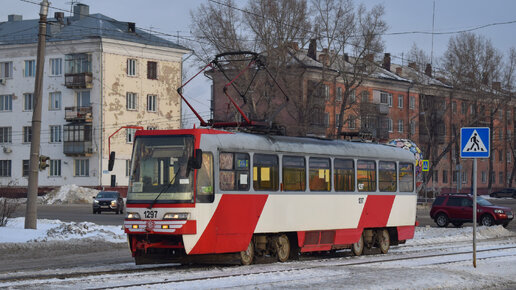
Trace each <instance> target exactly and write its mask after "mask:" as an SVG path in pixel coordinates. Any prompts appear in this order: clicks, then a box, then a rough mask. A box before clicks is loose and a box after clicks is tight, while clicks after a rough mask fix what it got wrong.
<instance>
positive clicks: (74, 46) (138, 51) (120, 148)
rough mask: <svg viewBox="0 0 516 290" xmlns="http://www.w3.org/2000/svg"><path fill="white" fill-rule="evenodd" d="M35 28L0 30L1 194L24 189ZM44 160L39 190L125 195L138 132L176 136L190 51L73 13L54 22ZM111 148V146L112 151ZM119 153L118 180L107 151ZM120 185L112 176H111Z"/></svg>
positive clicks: (15, 24)
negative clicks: (70, 187)
mask: <svg viewBox="0 0 516 290" xmlns="http://www.w3.org/2000/svg"><path fill="white" fill-rule="evenodd" d="M38 21H39V20H38V19H34V20H23V19H22V17H21V16H19V15H9V18H8V20H7V21H6V22H0V148H1V149H0V188H2V189H1V190H0V191H3V192H8V191H9V192H12V191H18V192H24V191H26V186H27V181H28V180H27V176H28V164H29V162H28V160H29V153H30V142H31V135H32V131H31V120H32V109H33V105H34V100H33V98H34V95H33V91H34V81H35V68H36V49H37V33H38ZM47 27H48V29H47V45H46V54H45V68H44V77H43V100H42V102H43V103H42V104H43V110H42V125H41V148H40V154H41V155H45V156H48V157H50V160H49V165H50V166H49V167H48V168H47V169H46V170H44V171H40V175H39V185H40V187H42V188H45V187H55V186H60V185H64V184H76V185H79V186H91V187H104V186H110V185H111V183H112V180H114V181H115V184H116V186H117V187H119V188H122V190H123V188H124V187H125V188H126V187H127V183H128V175H129V160H130V157H131V156H130V154H131V150H132V141H133V136H134V132H135V130H136V129H134V128H132V129H122V130H120V131H119V132H118V133H117V134H116V135H113V136H112V137H111V138H109V137H110V136H111V135H112V134H113V133H115V132H116V131H117V130H119V129H120V128H122V127H125V126H135V127H143V128H145V129H177V128H179V127H180V119H181V116H180V115H181V100H180V96H179V95H178V94H177V92H176V89H177V87H179V86H180V84H181V73H182V56H183V55H184V54H186V53H188V49H186V48H185V47H183V46H181V45H178V44H176V43H174V42H171V41H168V40H166V39H163V38H159V37H157V36H155V35H152V34H150V33H147V32H145V31H142V30H140V29H138V28H137V27H136V25H135V23H132V22H121V21H117V20H114V19H112V18H109V17H107V16H105V15H102V14H90V13H89V6H87V5H84V4H76V5H75V6H74V13H73V15H70V16H66V17H65V15H64V13H62V12H56V13H55V15H54V18H49V19H48V24H47ZM109 140H110V144H109V143H108V142H109ZM109 147H111V151H116V154H117V155H116V162H115V167H114V170H113V171H112V172H109V171H107V167H108V165H107V164H108V162H107V161H108V158H109V152H108V150H109V149H108V148H109ZM113 176H116V177H113Z"/></svg>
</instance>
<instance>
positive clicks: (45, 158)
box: [39, 155, 50, 170]
mask: <svg viewBox="0 0 516 290" xmlns="http://www.w3.org/2000/svg"><path fill="white" fill-rule="evenodd" d="M48 160H50V157H48V156H45V155H40V156H39V170H45V168H47V167H49V166H50V165H49V164H47V161H48Z"/></svg>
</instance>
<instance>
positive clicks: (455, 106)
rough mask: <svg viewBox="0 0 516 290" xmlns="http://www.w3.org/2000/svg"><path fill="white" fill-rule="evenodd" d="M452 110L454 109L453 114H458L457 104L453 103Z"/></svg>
mask: <svg viewBox="0 0 516 290" xmlns="http://www.w3.org/2000/svg"><path fill="white" fill-rule="evenodd" d="M451 108H452V112H454V113H457V102H455V101H452V103H451Z"/></svg>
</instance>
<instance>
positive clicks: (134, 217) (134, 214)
mask: <svg viewBox="0 0 516 290" xmlns="http://www.w3.org/2000/svg"><path fill="white" fill-rule="evenodd" d="M127 219H130V220H139V219H140V214H139V213H137V212H128V213H127Z"/></svg>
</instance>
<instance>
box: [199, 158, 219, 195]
mask: <svg viewBox="0 0 516 290" xmlns="http://www.w3.org/2000/svg"><path fill="white" fill-rule="evenodd" d="M214 197H215V195H214V194H213V154H212V153H210V152H203V153H202V166H201V168H200V169H199V170H197V191H196V202H213V200H214Z"/></svg>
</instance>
